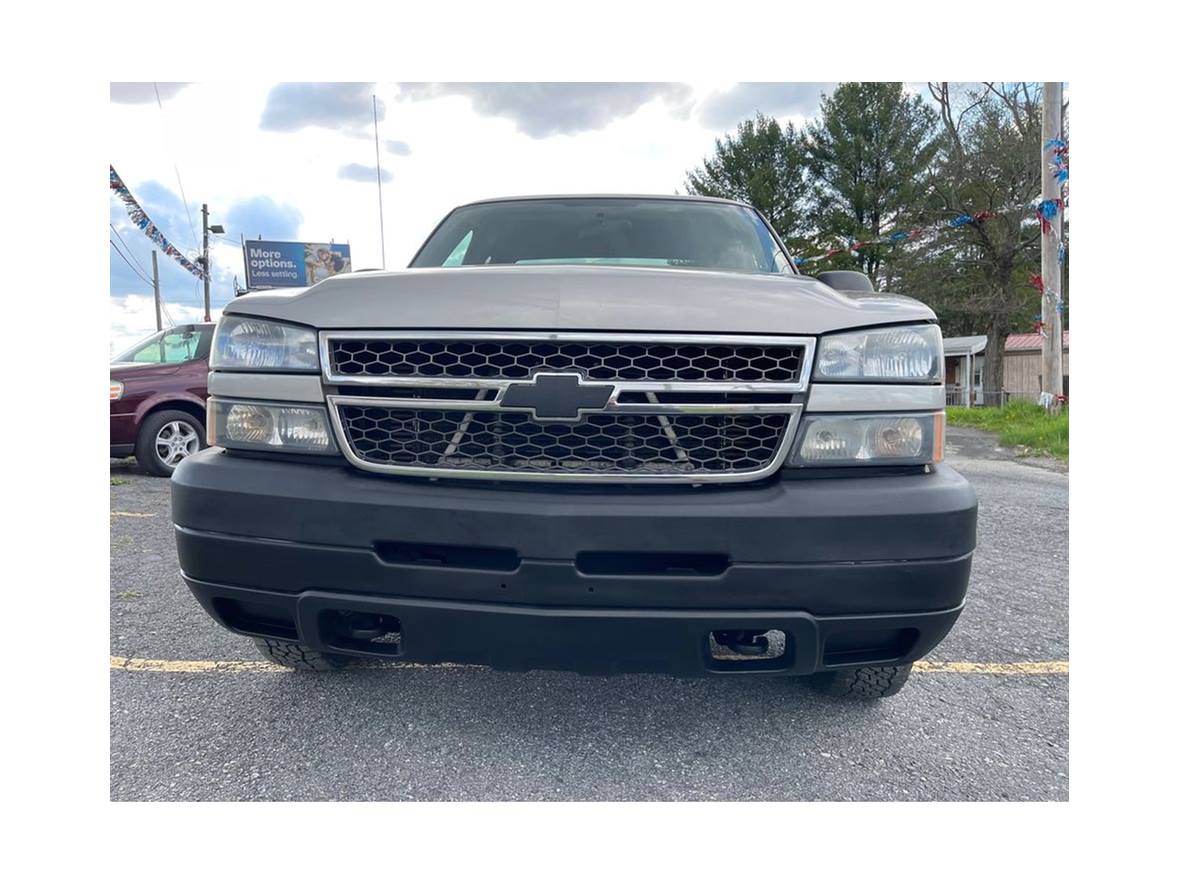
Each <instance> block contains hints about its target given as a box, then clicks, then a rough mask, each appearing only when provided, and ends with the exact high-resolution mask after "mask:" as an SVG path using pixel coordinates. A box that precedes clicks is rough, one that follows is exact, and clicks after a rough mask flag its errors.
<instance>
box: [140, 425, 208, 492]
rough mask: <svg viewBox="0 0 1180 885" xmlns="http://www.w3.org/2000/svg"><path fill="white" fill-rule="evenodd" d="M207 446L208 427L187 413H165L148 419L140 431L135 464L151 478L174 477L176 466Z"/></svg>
mask: <svg viewBox="0 0 1180 885" xmlns="http://www.w3.org/2000/svg"><path fill="white" fill-rule="evenodd" d="M204 446H205V425H204V423H203V422H201V421H199V420H198V419H196V418H194V417H193V416H192V415H190V414H189V413H188V412H181V411H180V410H178V409H166V410H164V411H162V412H154V413H152V414H151V415H148V416H147V418H146V419H145V420H144V422H143V424H142V425H141V426H140V428H139V438H138V439H137V440H136V443H135V460H136V461H138V462H139V466H140V467H141V468H142V469H143V470H144V471H145V472H147V473H150V474H152V476H171V475H172V471H173V470H175V469H176V465H177V464H179V463H180V462H181V461H183V460H184V459H185V458H187V457H188V456H189V455H195V454H196V453H197V452H199V451H200V450H201V449H202V448H204Z"/></svg>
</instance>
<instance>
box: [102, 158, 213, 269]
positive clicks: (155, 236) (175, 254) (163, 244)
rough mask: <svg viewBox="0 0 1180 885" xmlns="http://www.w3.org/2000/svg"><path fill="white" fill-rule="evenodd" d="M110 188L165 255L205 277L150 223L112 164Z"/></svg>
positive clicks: (136, 223)
mask: <svg viewBox="0 0 1180 885" xmlns="http://www.w3.org/2000/svg"><path fill="white" fill-rule="evenodd" d="M111 190H113V191H114V192H115V193H116V194H117V195H118V196H119V199H120V200H122V201H123V204H124V205H125V206H126V207H127V214H128V215H129V216H131V220H132V221H133V222H134V223H135V226H136V227H138V228H139V229H140V230H141V231H143V232H144V234H146V235H147V237H148V239H150V240H151V241H152V242H153V243H155V244H156V245H157V246H159V247H160V248H161V249H162V250H163V252H164V254H165V255H167V256H169V257H170V258H174V259H176V262H177V263H178V264H179V265H180V266H181V267H183V268H184V269H185V270H187V271H188V272H189V273H191V274H192V275H193V276H195V277H197V278H198V279H202V280H203V279H205V271H203V270H202V269H201V268H200V266H199V265H196V264H194V263H193V262H191V261H189V260H188V259H187V258H185V257H184V253H182V252H181V251H180V250H179V249H177V248H176V247H175V246H173V245H172V244H171V243H169V242H168V238H167V237H165V236H164V234H163V233H161V232H160V229H159V228H158V227H156V226H155V225H154V224H152V220H151V219H150V218H148V216H147V213H146V212H144V211H143V207H142V206H140V205H139V203H138V202H136V199H135V197H133V196H132V195H131V191H129V190H128V189H127V185H125V184H123V179H121V178H120V177H119V173H118V172H116V171H115V167H114V166H111Z"/></svg>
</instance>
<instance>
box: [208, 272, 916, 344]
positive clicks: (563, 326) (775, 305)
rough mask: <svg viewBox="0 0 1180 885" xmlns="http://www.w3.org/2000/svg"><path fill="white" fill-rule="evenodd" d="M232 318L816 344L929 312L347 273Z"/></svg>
mask: <svg viewBox="0 0 1180 885" xmlns="http://www.w3.org/2000/svg"><path fill="white" fill-rule="evenodd" d="M225 313H227V314H243V315H250V316H258V317H267V318H271V319H276V320H285V321H288V322H293V323H302V324H304V325H308V326H314V327H315V328H317V329H489V330H491V329H500V330H532V329H537V330H546V331H628V332H699V333H710V332H715V333H733V334H736V333H743V332H744V333H752V334H764V335H765V334H793V335H820V334H823V333H825V332H831V331H835V330H838V329H848V328H856V327H861V326H874V325H885V324H888V323H905V322H926V321H930V320H933V319H934V318H935V317H934V312H933V311H931V310H930V308H928V307H926V306H925V305H924V304H922V303H921V302H918V301H915V300H913V299H912V298H905V297H902V296H897V295H885V294H881V293H872V292H855V293H854V292H837V291H835V290H833V289H830V288H828V287H827V286H825V285H823V284H822V283H820V282H818V281H817V280H814V279H811V278H810V277H804V276H786V275H782V276H780V275H771V274H742V273H723V272H716V271H700V270H682V269H679V268H631V267H587V266H560V267H558V266H553V265H548V266H544V267H541V266H528V267H521V266H504V267H499V266H497V267H464V268H429V269H412V270H405V271H395V272H380V273H373V272H364V273H354V274H341V275H339V276H335V277H331V278H329V279H327V280H324V281H323V282H321V283H317V284H316V285H314V286H312V287H311V288H309V289H307V290H306V291H304V292H302V293H300V294H298V295H295V296H293V297H292V296H290V295H272V294H258V295H246V296H243V297H241V298H238V299H235V300H234V301H233V302H232V303H231V304H230V305H228V306H227V307H226V309H225Z"/></svg>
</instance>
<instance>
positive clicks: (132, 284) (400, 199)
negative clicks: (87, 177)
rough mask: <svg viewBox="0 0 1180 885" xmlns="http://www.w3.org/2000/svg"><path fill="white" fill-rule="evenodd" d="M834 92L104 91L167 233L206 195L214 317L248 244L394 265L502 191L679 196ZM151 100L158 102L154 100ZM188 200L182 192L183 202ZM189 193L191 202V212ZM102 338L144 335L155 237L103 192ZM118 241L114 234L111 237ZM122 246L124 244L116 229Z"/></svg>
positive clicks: (505, 88) (150, 324)
mask: <svg viewBox="0 0 1180 885" xmlns="http://www.w3.org/2000/svg"><path fill="white" fill-rule="evenodd" d="M830 90H831V85H830V84H813V83H786V84H761V83H744V84H733V83H716V84H681V83H515V84H493V83H410V84H406V83H403V84H385V83H352V84H343V83H333V84H313V83H280V84H250V83H191V84H175V83H157V84H152V83H146V84H112V85H111V122H112V126H111V129H110V132H111V142H112V144H113V148H112V154H111V163H112V165H113V166H114V167H115V169H116V170H117V171H118V173H119V175H120V176H121V177H122V179H123V181H124V182H125V183H126V184H127V186H128V187H129V188H130V189H131V192H132V193H133V194H134V195H135V197H136V198H137V199H138V200H139V202H140V204H141V205H142V206H143V207H144V209H145V210H146V211H147V213H148V215H149V216H150V217H151V218H152V220H153V221H154V222H155V223H156V225H157V226H158V227H159V228H160V229H161V230H162V231H163V232H164V234H165V235H166V236H167V237H168V238H169V239H170V240H171V241H172V242H173V243H174V244H175V245H176V246H177V247H178V248H179V249H180V250H181V251H182V252H185V253H187V254H190V255H195V254H196V252H197V250H198V249H199V242H200V233H201V216H200V206H201V203H208V204H209V211H210V222H211V223H213V224H222V225H224V226H225V229H226V234H225V236H224V237H215V238H214V239H213V243H214V246H213V247H212V250H211V251H212V261H213V268H214V272H213V284H212V303H213V307H214V310H215V311H216V310H217V309H218V308H219V307H220V306H222V305H224V304H225V303H226V302H227V301H229V300H230V299H231V298H232V297H233V280H234V277H235V276H236V277H237V279H238V280H239V282H244V277H243V269H242V254H241V246H240V242H241V237H243V236H245V237H247V238H253V237H258V236H260V235H261V236H262V237H263V238H265V239H272V240H309V241H327V240H335V241H336V242H347V243H349V244H350V245H351V248H352V257H353V267H355V268H362V267H379V266H381V263H382V262H381V237H380V228H379V224H378V211H377V189H376V183H375V182H376V145H375V144H374V138H373V99H372V96H373V95H376V96H377V116H378V121H379V122H378V126H379V135H380V162H381V172H382V176H381V177H382V189H383V192H384V201H385V253H386V258H385V265H386V266H387V267H389V268H396V267H404V266H405V265H406V264H407V262H408V261H409V260H410V258H411V257H412V255H413V254H414V252H415V251H416V250H417V248H418V246H419V245H420V244H421V242H422V240H423V239H424V238H425V237H426V235H427V234H429V233H430V231H431V229H432V228H433V227H434V225H435V224H437V223H438V221H439V220H441V218H442V217H443V215H444V214H445V213H446V212H447V211H448V210H449V209H451V208H452V207H454V206H456V205H458V204H460V203H464V202H468V201H471V200H476V199H480V198H483V197H494V196H504V195H511V194H536V193H580V192H600V193H601V192H641V193H673V192H674V191H676V190H677V189H681V190H683V185H684V175H685V172H686V171H687V170H688V169H690V168H692V167H694V166H696V165H697V164H699V163H700V161H701V159H702V158H703V157H704V156H706V155H707V154H708V153H709V152H710V151H711V149H712V147H713V141H714V139H715V138H716V137H717V136H719V135H721V134H723V133H724V132H725V131H727V130H729V129H731V128H733V127H734V125H735V124H736V123H737V122H738V121H740V120H742V119H744V118H745V117H748V116H750V115H752V114H753V113H754V112H755V111H761V112H763V113H765V114H769V115H773V116H775V117H778V118H779V119H780V120H788V119H790V120H794V121H796V122H801V121H802V120H804V119H806V118H807V117H810V116H811V115H813V114H814V113H815V111H816V109H817V106H818V102H819V96H820V94H821V92H824V91H830ZM157 94H158V100H157ZM182 192H183V196H182ZM186 203H187V205H186ZM110 223H111V224H112V225H113V227H114V229H115V230H114V231H113V232H110V239H111V240H112V241H113V242H114V243H115V244H116V245H117V246H118V248H119V250H121V251H122V252H123V253H124V254H127V256H128V258H130V259H131V263H132V264H138V265H139V267H138V268H136V269H133V268H132V267H130V266H128V264H127V263H125V262H124V260H123V259H122V258H121V257H120V255H119V254H117V253H116V250H115V248H113V247H112V248H111V249H110V257H111V262H110V277H111V347H112V349H115V348H118V347H121V346H124V345H128V344H130V343H132V342H133V341H135V340H137V339H138V338H140V337H142V336H144V335H146V334H148V333H150V332H151V331H153V330H154V328H155V320H154V314H153V308H152V300H151V286H150V284H149V283H147V282H145V280H144V279H143V278H142V277H143V276H145V275H146V276H148V277H149V278H150V268H151V249H152V246H151V243H150V241H149V240H148V239H147V238H146V237H145V236H144V235H143V234H142V233H141V232H140V231H139V230H138V229H137V228H135V226H134V225H133V224H131V222H130V220H129V219H128V217H127V213H126V211H125V209H124V207H123V204H122V203H121V202H120V201H119V200H117V199H116V198H115V197H114V195H113V194H112V197H111V205H110ZM116 234H117V235H116ZM120 238H121V239H120ZM159 261H160V279H161V289H162V293H163V296H164V300H165V303H166V304H167V306H168V309H169V313H170V314H171V317H172V319H173V320H175V321H176V322H184V321H191V320H194V319H200V316H201V307H200V305H201V289H200V284H199V283H198V281H197V280H196V278H195V277H192V276H191V275H189V274H188V273H186V272H185V271H184V270H183V269H182V268H181V267H180V266H179V265H177V264H176V263H175V262H173V261H172V260H171V259H169V258H167V257H165V256H163V255H161V256H160V258H159Z"/></svg>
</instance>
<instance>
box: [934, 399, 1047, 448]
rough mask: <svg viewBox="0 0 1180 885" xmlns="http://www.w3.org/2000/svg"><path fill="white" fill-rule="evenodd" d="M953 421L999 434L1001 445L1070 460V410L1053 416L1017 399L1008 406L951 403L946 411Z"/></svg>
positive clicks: (959, 424)
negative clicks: (964, 405) (965, 405)
mask: <svg viewBox="0 0 1180 885" xmlns="http://www.w3.org/2000/svg"><path fill="white" fill-rule="evenodd" d="M946 419H947V421H948V422H949V423H950V424H953V425H957V426H960V427H978V428H980V429H982V430H990V431H991V432H992V433H996V434H999V437H1000V444H1001V445H1004V446H1009V447H1012V448H1015V447H1017V446H1023V447H1024V448H1026V449H1028V450H1029V452H1030V453H1031V454H1035V455H1052V456H1053V457H1055V458H1061V459H1062V460H1063V461H1068V460H1069V409H1068V408H1064V409H1062V410H1061V411H1060V412H1058V413H1057V414H1056V415H1051V414H1049V413H1048V412H1046V411H1045V410H1044V409H1042V408H1041V407H1040V406H1038V405H1037V404H1036V403H1030V402H1025V401H1016V402H1011V403H1008V405H1006V406H986V407H984V406H973V407H972V408H970V409H968V408H965V407H963V406H952V407H948V408H947V410H946Z"/></svg>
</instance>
